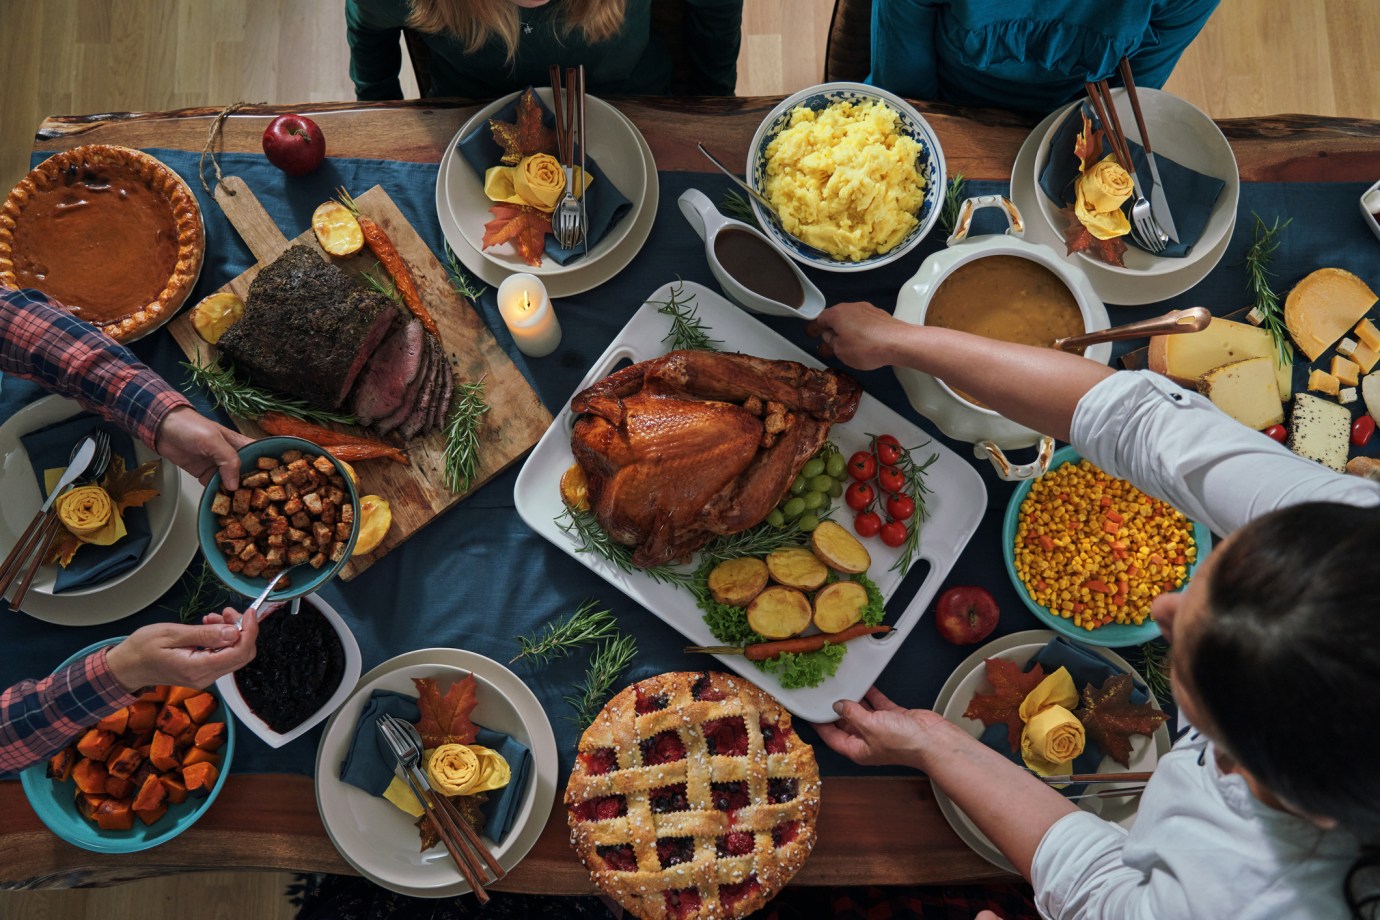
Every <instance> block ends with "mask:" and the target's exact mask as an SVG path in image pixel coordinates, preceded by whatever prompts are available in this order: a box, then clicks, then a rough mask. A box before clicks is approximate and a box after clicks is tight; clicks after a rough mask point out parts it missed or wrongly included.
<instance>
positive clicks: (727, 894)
mask: <svg viewBox="0 0 1380 920" xmlns="http://www.w3.org/2000/svg"><path fill="white" fill-rule="evenodd" d="M761 887H762V886H761V884H760V883H758V881H757V876H755V875H749V876H748V877H747V878H746V879H745V880H744V881H741V882H738V883H736V884H733V885H720V886H719V902H720V903H722V904H723V906H724V908H725V909H727V910H732V909H733V908H734V907H735V906H737V904H738V902H739V901H741V900H743V899H744V898H748V897H751V896H752V894H753V893H754V892H755V891H757V890H758V889H759V888H761Z"/></svg>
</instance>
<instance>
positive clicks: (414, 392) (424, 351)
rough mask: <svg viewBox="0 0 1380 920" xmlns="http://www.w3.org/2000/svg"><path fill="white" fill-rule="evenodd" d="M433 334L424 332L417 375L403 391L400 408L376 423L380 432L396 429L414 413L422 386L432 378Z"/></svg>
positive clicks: (386, 432)
mask: <svg viewBox="0 0 1380 920" xmlns="http://www.w3.org/2000/svg"><path fill="white" fill-rule="evenodd" d="M430 339H431V336H429V335H427V333H426V332H425V331H423V332H422V341H421V346H420V348H421V352H420V354H421V363H420V364H419V365H418V367H417V375H416V376H415V377H413V378H412V380H411V382H409V383H408V385H407V389H406V390H405V391H403V396H402V400H401V401H400V402H399V403H398V408H396V409H394V410H393V411H392V412H390V413H389V414H388V415H386V416H384V417H383V418H381V419H379V420H378V421H377V422H375V423H374V430H375V431H377V432H378V433H379V434H388V433H389V432H390V431H393V430H395V429H396V428H397V427H398V426H399V425H401V424H402V423H403V422H405V421H407V417H408V416H409V415H411V414H412V410H413V408H414V407H415V406H416V405H417V400H418V398H419V397H420V395H421V392H422V387H423V386H425V385H426V382H427V380H429V379H430V378H431V364H432V359H431V344H430Z"/></svg>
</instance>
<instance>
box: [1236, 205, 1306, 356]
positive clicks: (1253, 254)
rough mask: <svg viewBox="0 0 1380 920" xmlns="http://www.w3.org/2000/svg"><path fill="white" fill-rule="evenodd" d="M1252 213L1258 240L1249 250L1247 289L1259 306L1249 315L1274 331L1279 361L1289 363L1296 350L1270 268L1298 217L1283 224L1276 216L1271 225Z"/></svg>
mask: <svg viewBox="0 0 1380 920" xmlns="http://www.w3.org/2000/svg"><path fill="white" fill-rule="evenodd" d="M1251 216H1253V217H1254V218H1255V241H1254V242H1253V243H1251V248H1250V249H1248V250H1246V289H1247V290H1249V291H1250V292H1251V294H1252V296H1254V297H1255V307H1254V308H1253V309H1252V310H1251V312H1250V315H1249V317H1248V318H1249V319H1250V321H1251V322H1253V323H1255V324H1256V325H1257V326H1260V327H1262V328H1263V329H1265V331H1267V332H1269V333H1270V338H1272V339H1274V342H1275V360H1276V361H1278V362H1279V364H1280V365H1285V364H1289V363H1291V362H1292V361H1293V360H1294V350H1293V347H1292V346H1290V344H1289V330H1288V329H1287V328H1285V325H1284V313H1283V311H1282V310H1281V309H1280V305H1279V295H1278V294H1276V293H1275V292H1274V288H1272V287H1271V286H1270V279H1271V278H1272V277H1273V276H1274V273H1273V272H1271V271H1270V259H1271V258H1272V257H1273V256H1274V254H1275V250H1276V249H1278V248H1279V244H1280V243H1281V242H1283V241H1282V240H1281V239H1280V237H1281V236H1282V235H1283V234H1284V230H1285V228H1287V227H1288V226H1289V225H1290V224H1291V223H1293V222H1294V219H1293V218H1292V217H1290V218H1288V219H1287V220H1285V221H1284V223H1280V221H1279V218H1278V217H1276V218H1275V222H1274V223H1273V224H1271V225H1270V226H1268V227H1267V226H1265V221H1264V220H1262V219H1261V217H1260V215H1259V214H1252V215H1251Z"/></svg>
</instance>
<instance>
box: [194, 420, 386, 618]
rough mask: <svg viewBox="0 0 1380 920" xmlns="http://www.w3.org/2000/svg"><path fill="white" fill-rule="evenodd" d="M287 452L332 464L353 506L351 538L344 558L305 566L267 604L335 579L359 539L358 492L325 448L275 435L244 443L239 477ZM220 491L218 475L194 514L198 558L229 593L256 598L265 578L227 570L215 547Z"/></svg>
mask: <svg viewBox="0 0 1380 920" xmlns="http://www.w3.org/2000/svg"><path fill="white" fill-rule="evenodd" d="M289 450H300V451H302V452H303V453H307V454H318V455H323V456H326V457H329V458H330V461H331V463H333V464H334V465H335V469H336V472H337V473H339V474H340V475H341V477H342V478H344V480H345V488H346V492H347V495H346V497H347V498H348V499H349V502H350V504H352V505H354V507H355V511H356V514H355V519H354V525H353V526H352V527H351V528H350V539H349V541H348V542H347V543H346V545H345V555H344V556H342V557H340V561H338V562H327V563H326V564H325V565H323V566H321V568H319V569H313V568H310V567H304V568H300V569H297V570H295V571H294V572H293V573H292V576H291V578H292V584H291V585H290V586H289V587H286V588H279V589H278V590H275V591H274V592H273V593H272V594H270V595H269V596H268V601H269V602H277V601H287V600H292V599H293V598H294V597H302V596H304V595H307V594H311V593H312V592H314V591H316V590H317V589H319V588H320V587H321V586H322V585H324V584H326V582H328V581H330V580H331V579H332V578H334V577H335V575H336V573H337V572H339V571H340V568H341V566H343V565H344V564H345V563H346V562H347V561H349V559H350V553H352V552H353V551H354V548H355V540H356V539H357V538H358V537H359V523H360V516H359V514H358V511H359V492H358V490H356V488H355V483H354V480H353V479H351V478H350V474H349V473H348V472H346V470H345V467H344V466H342V465H341V463H340V461H339V460H337V459H335V457H332V456H331V455H330V453H329V452H327V450H326V449H325V448H324V447H321V446H319V445H316V444H313V443H312V442H310V441H305V440H303V439H302V438H289V437H282V436H276V437H271V438H263V439H261V440H258V441H255V442H254V443H253V444H247V445H245V446H244V447H242V448H240V451H239V455H240V477H241V479H243V477H244V476H246V475H248V474H249V473H252V472H254V470H255V469H256V467H255V463H256V461H258V459H259V458H260V457H281V456H282V455H283V454H284V453H285V452H287V451H289ZM219 490H220V474H219V473H217V474H215V475H214V476H212V477H211V481H210V482H209V483H207V484H206V491H205V492H203V493H202V495H201V509H200V511H199V512H198V513H197V521H196V529H197V539H198V540H199V541H200V544H201V555H202V556H203V557H204V558H205V559H206V562H207V564H208V565H210V567H211V571H212V572H215V573H216V577H217V578H219V579H220V580H221V581H223V582H224V583H225V584H226V585H227V586H228V587H230V588H231V589H232V590H234V591H237V592H239V593H240V594H243V595H244V596H245V597H258V596H259V595H260V594H262V593H263V590H264V588H267V587H268V579H266V578H247V577H245V576H244V575H241V574H237V573H235V572H232V571H230V568H229V567H228V566H227V565H226V563H227V562H228V561H229V560H228V559H227V558H226V556H225V554H224V553H222V552H221V550H220V547H218V546H217V545H216V539H215V538H216V533H217V532H219V531H220V524H219V523H218V522H217V520H216V515H214V514H212V513H211V502H212V501H214V500H215V497H216V492H217V491H219Z"/></svg>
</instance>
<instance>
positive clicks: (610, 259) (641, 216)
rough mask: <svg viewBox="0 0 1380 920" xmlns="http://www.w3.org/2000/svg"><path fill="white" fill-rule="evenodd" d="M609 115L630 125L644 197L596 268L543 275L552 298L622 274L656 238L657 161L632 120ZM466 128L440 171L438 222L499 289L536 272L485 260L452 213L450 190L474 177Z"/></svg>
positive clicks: (463, 256)
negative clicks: (462, 176) (463, 142)
mask: <svg viewBox="0 0 1380 920" xmlns="http://www.w3.org/2000/svg"><path fill="white" fill-rule="evenodd" d="M610 110H611V111H612V112H613V114H614V115H615V116H617V118H618V119H619V120H620V121H621V122H622V123H623V124H624V125H626V127H627V130H628V131H630V132H631V134H632V137H633V138H634V139H635V140H636V143H637V147H638V149H639V150H640V151H641V154H642V164H643V172H644V174H645V176H646V180H645V183H644V189H643V192H642V195H641V197H640V198H639V199H637V200H633V213H632V214H627V215H624V217H623V219H622V220H621V221H620V222H619V226H618V227H616V228H614V233H617V232H618V231H619V230H620V229H621V228H623V227H624V226H626V228H627V230H626V233H625V235H623V236H622V238H621V239H620V240H618V241H617V243H616V244H611V248H610V249H609V250H608V251H607V253H606V254H605V255H604V257H603V258H601V259H599V260H598V261H597V262H587V261H585V260H584V259H580V260H578V261H576V262H573V263H571V264H570V265H569V266H562V269H563V270H562V272H561V273H560V274H544V275H543V277H542V281H543V283H544V284H545V285H546V290H547V292H548V293H549V294H550V295H551V296H552V297H571V296H573V295H575V294H581V293H584V292H585V291H588V290H592V289H593V288H596V287H598V286H599V285H601V284H603V283H604V282H606V281H608V280H609V279H610V278H612V277H613V276H614V275H616V274H618V273H619V272H620V271H622V270H623V269H624V268H625V267H626V266H627V264H628V263H629V262H631V261H632V260H633V257H634V256H636V255H637V254H638V252H640V251H641V249H642V245H643V244H644V243H646V242H647V237H648V236H649V235H650V234H651V232H652V225H653V224H654V223H655V222H656V211H657V206H658V203H659V201H660V198H661V184H660V181H659V179H658V178H657V172H656V161H655V160H654V159H653V158H652V148H651V147H649V146H647V141H646V140H645V139H644V138H643V137H642V135H641V133H640V132H638V130H637V128H636V127H635V126H634V125H633V123H632V122H631V121H629V120H628V119H627V117H625V116H624V115H623V114H622V113H621V112H619V111H617V110H616V109H610ZM476 117H477V116H476ZM467 127H468V123H467V125H466V128H467ZM466 128H461V129H460V131H459V132H457V133H456V135H455V137H454V138H452V139H451V143H450V146H449V147H448V148H447V151H446V154H445V156H443V157H442V158H441V165H440V170H439V171H438V172H437V174H436V217H437V220H438V222H439V223H440V225H441V233H442V234H443V235H444V236H445V238H446V242H447V243H448V244H450V248H451V250H452V251H453V252H454V253H455V256H456V258H457V259H459V260H460V264H461V265H463V266H465V268H466V269H468V270H469V271H470V272H471V273H472V274H474V275H475V276H477V277H478V278H479V279H480V280H481V281H483V282H484V283H485V284H488V285H490V286H492V287H497V286H498V285H500V284H502V283H503V279H505V278H507V277H508V276H509V275H511V274H513V272H520V271H526V272H531V271H532V268H531V266H528V265H527V264H526V263H523V264H521V265H518V266H516V267H514V268H511V269H510V268H505V267H503V266H501V265H498V264H497V263H495V262H493V261H491V260H490V259H488V258H486V257H485V255H484V253H483V252H481V251H480V250H479V249H478V248H477V247H476V246H475V245H472V244H471V243H470V241H469V239H468V237H467V235H466V234H467V232H468V231H467V228H465V227H464V225H463V223H462V221H461V220H460V219H459V217H458V216H457V214H456V212H455V210H454V208H453V207H452V204H451V200H450V195H449V194H448V193H447V189H448V188H450V187H451V184H452V183H455V182H457V181H459V180H458V179H457V174H459V173H461V172H470V167H469V164H468V163H465V162H462V161H461V158H460V155H459V153H458V152H457V148H456V145H457V144H458V143H459V141H460V138H461V137H462V136H463V135H464V134H465V133H466ZM600 165H601V166H602V165H603V161H602V160H600ZM468 178H474V176H473V175H472V174H471V175H470V176H469V177H468ZM620 191H624V194H625V195H628V197H629V199H632V195H631V194H629V193H628V192H627V191H626V190H622V189H620ZM486 200H487V199H486ZM486 207H487V205H486ZM476 219H477V218H476ZM477 226H478V227H479V228H480V229H479V233H480V235H481V236H482V234H483V221H482V220H479V222H478V224H477ZM612 235H613V234H610V236H606V237H605V238H604V240H601V241H600V244H599V245H600V246H603V245H604V244H605V243H608V242H609V240H610V237H611V236H612ZM598 248H599V247H598V246H596V247H595V249H596V250H598ZM591 255H593V252H592V253H591ZM548 261H549V260H548ZM553 264H554V263H553Z"/></svg>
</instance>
